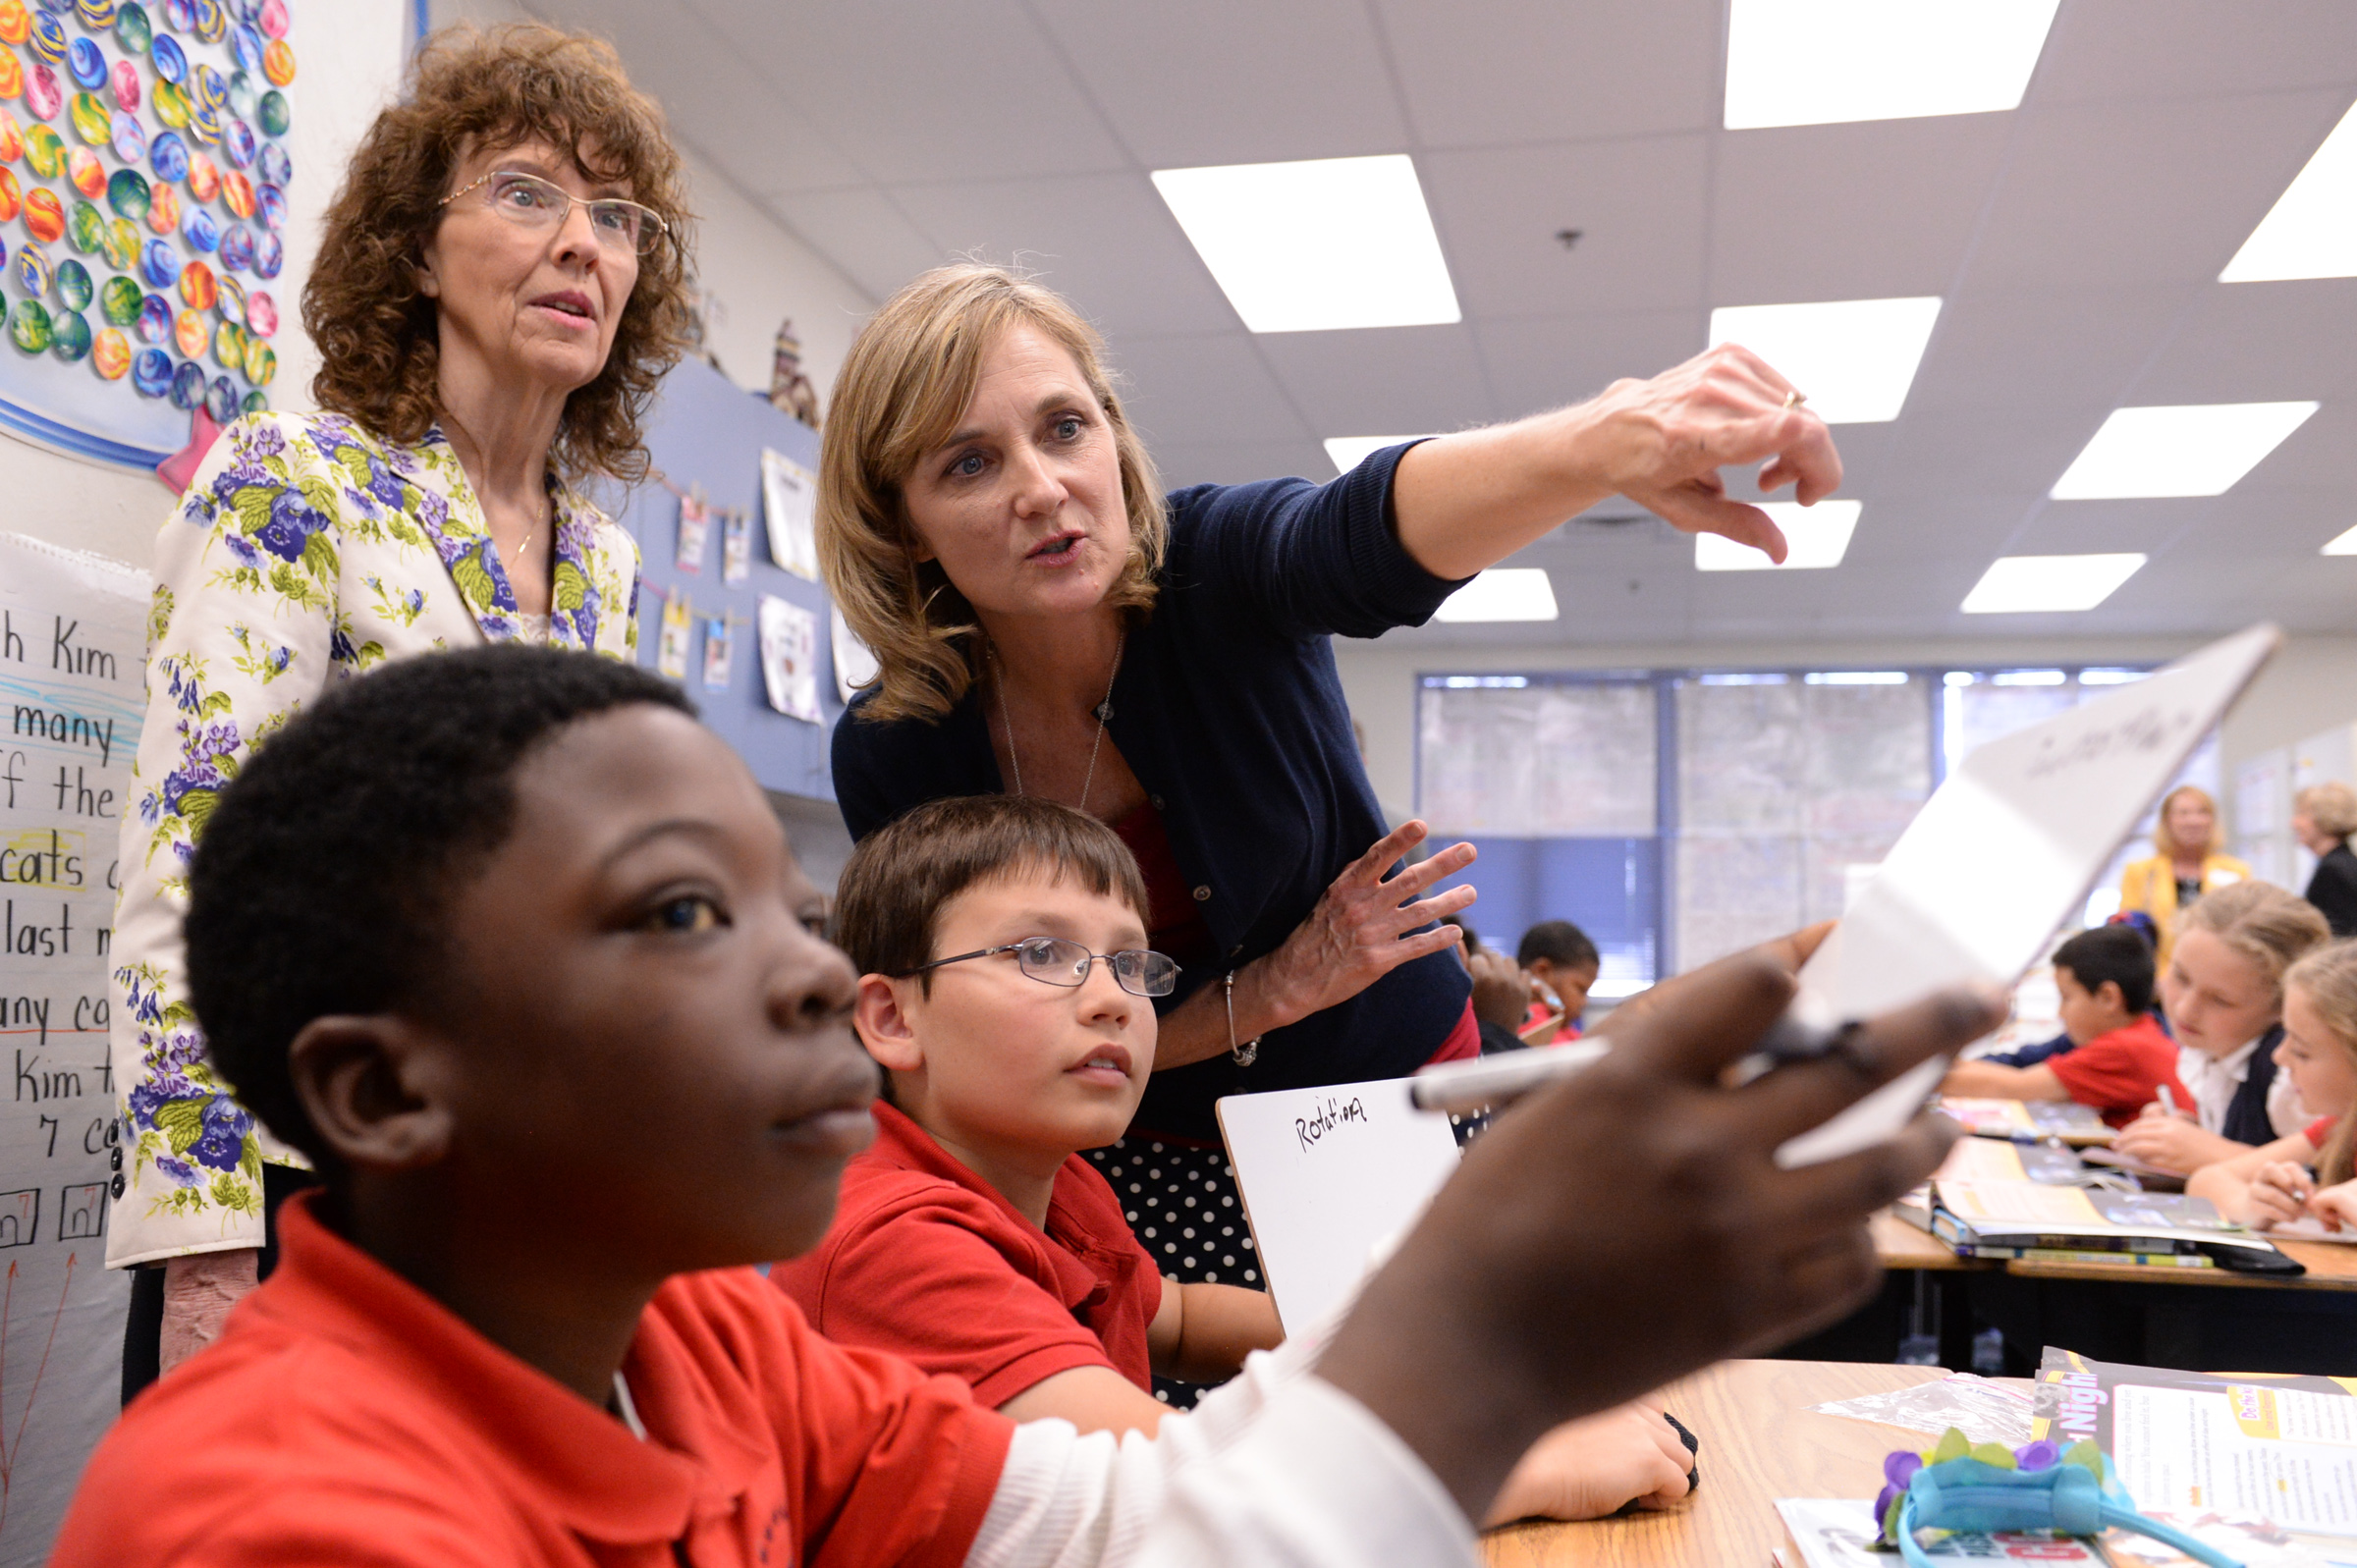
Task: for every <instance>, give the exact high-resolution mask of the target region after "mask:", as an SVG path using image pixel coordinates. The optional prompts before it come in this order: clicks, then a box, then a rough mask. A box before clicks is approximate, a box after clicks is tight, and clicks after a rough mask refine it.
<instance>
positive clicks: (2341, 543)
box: [2324, 528, 2357, 556]
mask: <svg viewBox="0 0 2357 1568" xmlns="http://www.w3.org/2000/svg"><path fill="white" fill-rule="evenodd" d="M2324 554H2326V555H2328V556H2357V528H2351V529H2350V530H2349V531H2348V532H2347V533H2342V534H2335V535H2333V536H2332V538H2330V540H2328V541H2326V544H2325V548H2324Z"/></svg>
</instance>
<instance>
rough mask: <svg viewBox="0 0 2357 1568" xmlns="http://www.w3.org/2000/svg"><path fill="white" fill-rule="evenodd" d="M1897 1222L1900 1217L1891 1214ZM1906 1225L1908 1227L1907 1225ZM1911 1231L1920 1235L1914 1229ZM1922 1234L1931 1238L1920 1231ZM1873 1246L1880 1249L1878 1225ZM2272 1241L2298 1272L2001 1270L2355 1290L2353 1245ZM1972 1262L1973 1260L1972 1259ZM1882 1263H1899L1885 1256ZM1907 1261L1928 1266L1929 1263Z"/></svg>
mask: <svg viewBox="0 0 2357 1568" xmlns="http://www.w3.org/2000/svg"><path fill="white" fill-rule="evenodd" d="M1893 1222H1894V1223H1901V1224H1903V1223H1904V1221H1903V1220H1894V1221H1893ZM1909 1228H1910V1229H1912V1228H1913V1227H1912V1226H1910V1227H1909ZM1916 1234H1918V1235H1919V1236H1920V1235H1922V1232H1920V1231H1917V1232H1916ZM1924 1239H1925V1240H1927V1241H1928V1240H1930V1239H1931V1238H1930V1237H1928V1236H1926V1237H1924ZM1875 1246H1876V1250H1878V1251H1880V1250H1881V1249H1882V1235H1881V1232H1880V1231H1877V1232H1876V1235H1875ZM2275 1246H2276V1247H2277V1248H2279V1249H2280V1250H2281V1251H2282V1252H2283V1254H2284V1255H2285V1256H2286V1257H2289V1258H2290V1259H2292V1260H2293V1261H2294V1262H2296V1263H2301V1264H2305V1265H2307V1268H2308V1271H2307V1272H2306V1273H2304V1274H2289V1275H2286V1274H2242V1273H2236V1272H2235V1271H2233V1270H2231V1269H2168V1268H2163V1267H2159V1266H2150V1265H2141V1264H2124V1265H2123V1264H2100V1263H2030V1262H2025V1261H2024V1260H2022V1259H2019V1258H2015V1259H2013V1260H2011V1261H2010V1262H2008V1263H2007V1264H2006V1265H2005V1272H2006V1273H2009V1274H2011V1275H2013V1276H2014V1277H2015V1278H2017V1279H2101V1280H2106V1281H2110V1282H2112V1283H2120V1282H2133V1283H2136V1284H2140V1285H2227V1286H2241V1287H2244V1288H2249V1287H2251V1286H2257V1287H2259V1288H2260V1289H2263V1290H2357V1247H2352V1246H2349V1245H2347V1244H2345V1243H2342V1242H2333V1241H2278V1242H2276V1243H2275ZM1974 1261H1975V1262H1978V1261H1979V1260H1977V1259H1976V1260H1974ZM1884 1267H1885V1268H1897V1267H1900V1266H1899V1265H1895V1264H1891V1263H1888V1262H1886V1263H1885V1264H1884ZM1907 1267H1912V1268H1922V1269H1930V1268H1936V1267H1938V1266H1937V1265H1934V1264H1915V1265H1909V1266H1907Z"/></svg>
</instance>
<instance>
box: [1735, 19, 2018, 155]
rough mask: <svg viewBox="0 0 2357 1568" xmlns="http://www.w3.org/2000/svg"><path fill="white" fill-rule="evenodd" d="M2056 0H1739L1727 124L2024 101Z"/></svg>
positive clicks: (1914, 113) (1895, 115)
mask: <svg viewBox="0 0 2357 1568" xmlns="http://www.w3.org/2000/svg"><path fill="white" fill-rule="evenodd" d="M2058 4H2059V0H1734V12H1733V15H1732V16H1731V17H1730V18H1729V19H1728V23H1727V130H1729V131H1748V130H1752V129H1754V128H1757V127H1761V126H1813V125H1830V124H1833V123H1835V122H1836V121H1845V120H1911V119H1915V118H1918V117H1920V116H1924V115H1936V114H1988V113H1991V112H1993V111H1996V110H2000V109H2011V108H2016V107H2018V106H2019V105H2020V103H2021V95H2022V93H2023V91H2024V90H2026V89H2027V88H2028V86H2029V84H2030V73H2031V72H2033V71H2035V70H2036V69H2037V68H2038V56H2039V53H2040V52H2041V51H2042V50H2044V49H2045V47H2046V33H2047V28H2048V27H2051V26H2053V24H2054V20H2055V10H2056V6H2057V5H2058Z"/></svg>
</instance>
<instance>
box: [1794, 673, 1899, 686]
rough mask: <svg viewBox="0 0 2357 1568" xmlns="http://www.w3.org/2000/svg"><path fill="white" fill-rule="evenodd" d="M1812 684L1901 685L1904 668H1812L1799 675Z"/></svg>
mask: <svg viewBox="0 0 2357 1568" xmlns="http://www.w3.org/2000/svg"><path fill="white" fill-rule="evenodd" d="M1801 678H1802V679H1804V680H1806V681H1807V682H1808V683H1809V684H1810V685H1812V686H1903V685H1905V684H1906V683H1907V673H1906V672H1905V671H1904V670H1812V671H1811V672H1809V674H1807V675H1806V676H1802V677H1801Z"/></svg>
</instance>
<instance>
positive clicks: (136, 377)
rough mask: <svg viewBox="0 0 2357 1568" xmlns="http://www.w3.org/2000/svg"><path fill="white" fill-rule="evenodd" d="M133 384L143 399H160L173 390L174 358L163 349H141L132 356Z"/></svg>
mask: <svg viewBox="0 0 2357 1568" xmlns="http://www.w3.org/2000/svg"><path fill="white" fill-rule="evenodd" d="M131 384H132V386H133V387H135V388H137V390H138V394H139V396H140V397H142V398H160V397H162V396H163V395H164V394H165V393H167V392H170V391H171V390H172V356H171V355H170V354H168V353H166V352H164V351H163V350H161V349H141V350H140V351H138V352H137V353H136V354H133V355H132V356H131Z"/></svg>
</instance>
